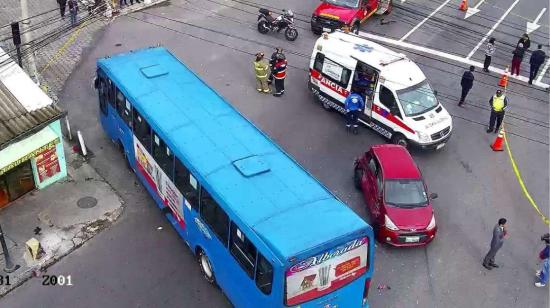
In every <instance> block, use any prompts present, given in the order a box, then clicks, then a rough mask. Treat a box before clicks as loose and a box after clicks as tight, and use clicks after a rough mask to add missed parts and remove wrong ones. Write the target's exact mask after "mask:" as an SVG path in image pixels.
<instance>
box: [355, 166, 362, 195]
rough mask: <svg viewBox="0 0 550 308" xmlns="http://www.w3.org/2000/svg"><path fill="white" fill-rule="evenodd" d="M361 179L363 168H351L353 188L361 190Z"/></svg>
mask: <svg viewBox="0 0 550 308" xmlns="http://www.w3.org/2000/svg"><path fill="white" fill-rule="evenodd" d="M362 179H363V169H361V168H357V167H355V170H353V184H354V185H355V188H357V189H358V190H361V180H362Z"/></svg>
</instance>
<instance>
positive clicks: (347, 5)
mask: <svg viewBox="0 0 550 308" xmlns="http://www.w3.org/2000/svg"><path fill="white" fill-rule="evenodd" d="M392 7H393V5H392V0H321V4H320V5H319V6H318V7H317V8H316V9H315V11H314V12H313V15H312V16H311V30H312V31H313V33H315V34H321V33H322V32H332V31H334V30H335V29H340V28H342V27H343V26H344V25H347V26H348V27H349V28H350V30H351V31H352V32H355V33H357V32H358V31H359V26H360V24H361V23H362V22H364V21H365V20H367V18H369V17H370V16H372V15H373V14H377V15H381V14H389V13H390V12H391V9H392Z"/></svg>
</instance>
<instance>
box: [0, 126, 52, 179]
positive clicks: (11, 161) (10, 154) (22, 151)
mask: <svg viewBox="0 0 550 308" xmlns="http://www.w3.org/2000/svg"><path fill="white" fill-rule="evenodd" d="M59 141H60V140H59V137H58V136H57V134H56V133H55V132H54V131H53V130H52V129H51V128H49V127H45V128H43V129H42V130H40V131H38V132H37V133H35V134H33V135H31V136H29V137H27V138H25V139H23V140H21V141H19V142H16V143H13V144H10V145H9V146H7V147H6V148H4V149H3V150H0V175H2V174H4V173H6V172H7V171H9V170H10V169H12V168H14V167H16V166H17V165H19V164H21V163H23V162H25V161H27V160H29V159H31V158H32V157H35V156H36V155H38V154H39V153H41V152H42V151H44V150H46V149H49V148H51V147H53V146H55V145H56V144H57V143H59Z"/></svg>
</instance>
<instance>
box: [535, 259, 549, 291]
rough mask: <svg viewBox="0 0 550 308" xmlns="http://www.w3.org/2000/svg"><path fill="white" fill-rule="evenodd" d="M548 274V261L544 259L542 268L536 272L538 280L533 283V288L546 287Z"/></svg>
mask: <svg viewBox="0 0 550 308" xmlns="http://www.w3.org/2000/svg"><path fill="white" fill-rule="evenodd" d="M549 272H550V259H549V258H546V259H544V261H543V262H542V266H541V268H540V270H538V271H537V273H536V276H537V278H538V279H539V281H537V282H535V287H538V288H542V287H546V284H547V283H548V274H550V273H549Z"/></svg>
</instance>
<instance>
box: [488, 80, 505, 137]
mask: <svg viewBox="0 0 550 308" xmlns="http://www.w3.org/2000/svg"><path fill="white" fill-rule="evenodd" d="M489 105H491V118H490V119H489V128H488V129H487V133H490V132H492V131H493V127H495V121H496V127H495V130H494V132H495V133H497V132H498V130H499V129H500V125H501V124H502V119H504V111H505V110H506V107H507V106H508V99H507V98H506V96H504V94H502V90H501V89H498V90H497V93H496V94H495V95H493V97H491V99H490V100H489Z"/></svg>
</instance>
